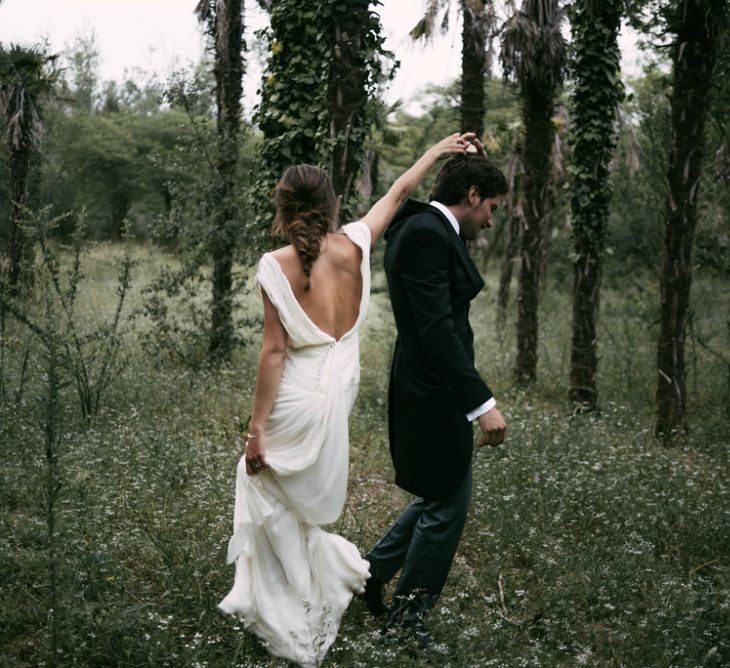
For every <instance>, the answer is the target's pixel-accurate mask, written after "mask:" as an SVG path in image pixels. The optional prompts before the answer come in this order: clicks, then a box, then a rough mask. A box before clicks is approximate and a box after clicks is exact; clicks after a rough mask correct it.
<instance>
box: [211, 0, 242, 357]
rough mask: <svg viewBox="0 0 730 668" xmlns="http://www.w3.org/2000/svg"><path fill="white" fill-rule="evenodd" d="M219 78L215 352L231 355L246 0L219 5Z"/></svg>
mask: <svg viewBox="0 0 730 668" xmlns="http://www.w3.org/2000/svg"><path fill="white" fill-rule="evenodd" d="M215 7H216V9H215V17H214V21H215V27H214V31H213V32H214V38H215V67H214V73H215V80H216V103H217V108H218V109H217V112H218V113H217V130H218V159H217V165H216V171H217V179H218V186H217V202H216V207H217V208H216V213H215V221H214V229H213V234H212V238H211V255H212V260H213V306H212V313H211V335H210V354H211V357H212V358H213V359H227V358H228V357H229V356H230V352H231V348H232V345H233V321H232V308H231V307H232V290H231V289H232V286H233V274H232V269H233V254H234V250H235V249H234V246H235V239H236V233H235V225H236V207H235V203H234V199H233V193H234V187H235V180H236V168H237V165H238V134H239V129H240V118H241V103H240V100H241V92H242V78H243V71H244V63H243V56H242V51H243V48H244V44H243V3H242V0H225V1H223V0H219V1H218V2H217V3H216V5H215Z"/></svg>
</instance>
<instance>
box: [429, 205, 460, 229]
mask: <svg viewBox="0 0 730 668" xmlns="http://www.w3.org/2000/svg"><path fill="white" fill-rule="evenodd" d="M429 204H430V205H431V206H433V207H435V208H436V209H438V210H439V211H440V212H441V213H443V214H444V216H446V219H447V220H448V221H449V222H450V223H451V227H453V228H454V231H455V232H456V234H459V230H460V229H461V228H460V227H459V221H458V220H456V218H455V217H454V214H453V213H451V211H449V210H448V209H447V208H446V207H445V206H444V205H443V204H441V202H437V201H436V200H432V201H431V202H429Z"/></svg>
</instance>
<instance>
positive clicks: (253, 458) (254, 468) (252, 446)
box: [245, 433, 269, 475]
mask: <svg viewBox="0 0 730 668" xmlns="http://www.w3.org/2000/svg"><path fill="white" fill-rule="evenodd" d="M264 452H265V450H264V435H263V433H259V434H249V435H248V437H247V438H246V456H245V459H246V473H248V474H249V475H256V474H257V473H260V472H261V471H263V470H264V469H266V468H268V467H269V465H268V464H267V463H266V459H265V457H264Z"/></svg>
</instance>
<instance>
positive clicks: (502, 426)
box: [479, 408, 507, 447]
mask: <svg viewBox="0 0 730 668" xmlns="http://www.w3.org/2000/svg"><path fill="white" fill-rule="evenodd" d="M479 428H480V429H481V430H482V437H481V438H480V439H479V447H481V446H482V445H500V444H501V443H503V442H504V437H505V434H506V433H507V424H506V423H505V421H504V418H503V417H502V414H501V413H500V412H499V411H498V410H497V409H496V408H492V410H490V411H487V412H486V413H483V414H482V415H480V416H479Z"/></svg>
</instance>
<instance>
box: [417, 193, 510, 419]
mask: <svg viewBox="0 0 730 668" xmlns="http://www.w3.org/2000/svg"><path fill="white" fill-rule="evenodd" d="M429 204H430V205H431V206H432V207H434V208H436V209H438V210H439V211H440V212H441V213H443V214H444V216H446V220H448V221H449V222H450V223H451V227H453V228H454V231H455V232H456V234H459V229H460V228H459V221H458V220H456V218H455V217H454V214H453V213H451V211H449V210H448V209H447V208H446V207H445V206H444V205H443V204H441V202H437V201H436V200H432V201H431V202H429ZM496 405H497V401H496V399H495V398H494V397H492V398H491V399H487V400H486V401H485V402H484V403H483V404H482V405H481V406H477V407H476V408H475V409H474V410H471V411H469V412H468V413H467V414H466V419H467V420H469V422H473V421H474V420H476V419H477V418H478V417H479V416H480V415H484V413H487V412H488V411H491V410H492V409H493V408H494V407H495V406H496Z"/></svg>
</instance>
